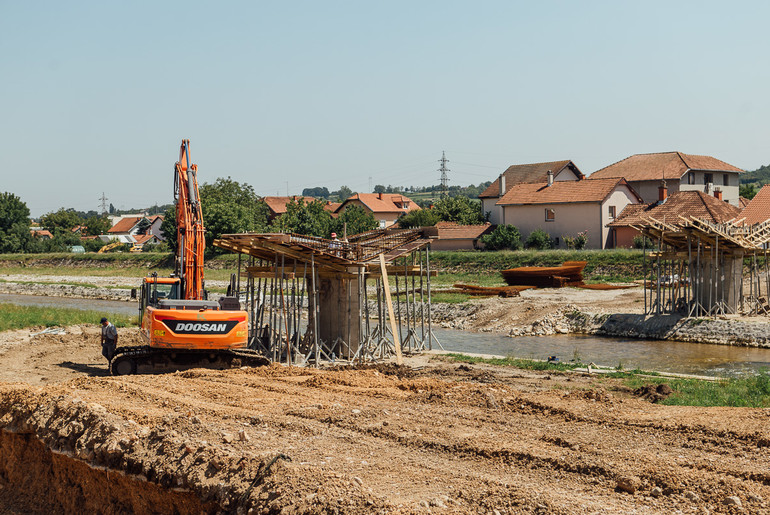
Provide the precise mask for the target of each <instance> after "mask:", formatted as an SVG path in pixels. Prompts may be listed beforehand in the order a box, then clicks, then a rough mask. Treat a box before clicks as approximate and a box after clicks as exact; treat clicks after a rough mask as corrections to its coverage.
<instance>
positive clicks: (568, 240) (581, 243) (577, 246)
mask: <svg viewBox="0 0 770 515" xmlns="http://www.w3.org/2000/svg"><path fill="white" fill-rule="evenodd" d="M561 238H562V239H563V240H564V245H566V246H567V248H568V249H574V250H583V249H585V248H586V245H587V244H588V231H582V232H579V233H577V236H575V237H574V238H573V237H572V236H566V235H562V237H561Z"/></svg>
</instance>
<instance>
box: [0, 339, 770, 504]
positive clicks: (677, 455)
mask: <svg viewBox="0 0 770 515" xmlns="http://www.w3.org/2000/svg"><path fill="white" fill-rule="evenodd" d="M70 331H71V332H72V333H73V334H67V335H62V336H59V337H58V338H55V337H53V336H51V337H46V338H40V337H35V338H32V339H28V340H26V341H24V343H23V344H20V345H17V346H14V345H13V343H12V342H9V341H5V342H3V344H2V346H1V347H2V348H3V349H5V354H3V355H2V359H3V362H4V363H8V361H7V359H6V358H7V357H8V356H9V352H11V351H13V352H14V353H15V354H13V356H14V360H15V361H16V362H17V364H15V365H13V366H14V367H15V372H14V376H15V379H14V381H16V382H15V383H14V384H12V383H8V382H6V383H1V384H0V427H2V428H3V429H4V431H3V433H2V436H1V437H0V511H2V510H4V511H6V512H9V513H50V512H66V511H83V512H104V513H115V512H157V513H170V512H178V513H201V512H204V513H206V512H207V513H213V512H216V511H218V510H224V511H226V512H234V513H248V512H252V513H335V512H336V513H428V512H429V511H430V512H434V513H444V512H446V513H494V512H495V510H496V511H497V512H499V513H642V512H643V513H672V512H675V511H676V510H681V511H682V512H685V513H686V512H693V513H696V512H701V513H702V512H704V510H709V511H710V512H711V513H732V512H734V511H735V509H736V508H735V507H734V506H729V505H727V504H723V503H724V502H734V501H735V499H737V500H738V501H739V502H740V503H741V504H742V506H743V509H744V510H745V511H747V512H767V511H770V505H769V504H768V503H767V502H766V501H765V499H770V486H768V485H769V484H770V483H768V481H767V478H766V477H765V476H766V475H765V474H764V473H763V472H762V471H764V470H767V469H768V467H770V452H769V451H768V449H769V448H770V429H769V428H770V423H769V422H770V411H768V410H762V409H730V408H711V409H704V408H686V407H685V408H683V407H672V406H662V405H658V404H652V403H650V402H649V401H646V400H641V399H637V398H635V397H634V396H633V395H632V394H630V393H622V392H621V391H620V389H618V388H616V387H615V386H614V384H615V383H613V381H612V380H611V379H608V378H595V377H593V376H587V375H580V374H550V375H543V374H539V373H534V372H530V371H522V370H516V369H508V368H495V367H488V366H479V365H472V366H469V365H457V364H441V363H431V362H429V361H428V358H427V357H425V356H422V357H416V358H415V357H413V358H410V359H411V361H409V362H408V363H409V364H411V365H413V366H412V367H396V366H394V365H389V364H382V365H376V366H368V367H363V368H361V369H357V368H356V367H346V368H334V369H324V370H315V369H301V368H286V367H283V366H277V365H274V366H270V367H264V368H258V369H237V370H229V371H214V370H189V371H186V372H180V373H174V374H167V375H148V376H121V377H109V376H102V375H99V374H101V373H103V371H104V370H105V369H106V367H105V363H103V360H101V362H100V361H99V359H98V358H99V356H98V352H99V351H98V340H97V341H96V343H95V344H94V342H93V337H94V336H96V335H97V333H95V331H94V332H93V333H92V332H91V330H90V329H89V328H85V329H81V330H80V331H81V332H79V333H78V329H77V328H72V329H70ZM129 337H130V335H128V334H127V335H126V338H129ZM15 347H16V348H15ZM43 348H44V349H46V351H47V352H45V353H42V352H40V351H41V350H42V349H43ZM25 349H26V353H27V354H26V356H27V357H26V358H25V353H24V350H25ZM33 357H34V359H32V358H33ZM83 358H85V359H83ZM92 358H93V359H94V360H95V361H93V362H91V361H90V360H91V359H92ZM65 360H66V361H67V362H68V363H70V365H66V366H63V365H62V363H63V362H64V361H65ZM72 363H74V364H78V363H79V365H78V366H74V365H72ZM84 364H85V365H84ZM414 365H418V366H414ZM25 367H27V368H26V370H25ZM41 368H42V369H45V370H48V372H54V373H49V375H48V376H46V378H45V379H41V377H40V373H39V370H40V369H41ZM57 371H58V372H57ZM25 373H29V374H30V377H31V379H32V382H33V383H35V384H34V385H31V384H29V383H26V382H23V381H24V374H25ZM73 374H74V375H73ZM55 378H58V379H55Z"/></svg>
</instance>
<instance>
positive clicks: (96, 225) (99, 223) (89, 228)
mask: <svg viewBox="0 0 770 515" xmlns="http://www.w3.org/2000/svg"><path fill="white" fill-rule="evenodd" d="M83 225H85V226H86V234H85V235H86V236H99V235H100V234H105V233H106V232H107V231H109V230H110V227H111V224H110V219H109V218H107V217H104V216H91V217H89V218H88V219H86V221H85V222H84V223H83Z"/></svg>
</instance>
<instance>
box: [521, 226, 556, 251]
mask: <svg viewBox="0 0 770 515" xmlns="http://www.w3.org/2000/svg"><path fill="white" fill-rule="evenodd" d="M526 247H527V248H528V249H537V250H547V249H551V248H553V241H552V240H551V235H550V234H548V233H547V232H545V231H544V230H543V229H535V230H534V231H532V232H531V233H530V234H529V237H528V238H527V243H526Z"/></svg>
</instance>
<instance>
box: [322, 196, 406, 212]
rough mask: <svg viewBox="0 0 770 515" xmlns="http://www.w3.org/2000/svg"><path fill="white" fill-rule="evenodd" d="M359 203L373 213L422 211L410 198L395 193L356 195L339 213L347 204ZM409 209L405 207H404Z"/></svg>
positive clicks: (347, 200) (348, 200)
mask: <svg viewBox="0 0 770 515" xmlns="http://www.w3.org/2000/svg"><path fill="white" fill-rule="evenodd" d="M355 200H357V201H359V202H361V203H362V204H363V205H365V206H366V207H367V208H368V209H369V210H370V211H371V212H373V213H409V212H411V211H416V210H418V209H420V206H418V205H417V203H416V202H415V201H413V200H412V199H410V198H409V197H405V196H403V195H399V194H393V193H356V194H355V195H352V196H350V197H348V198H347V199H346V200H345V202H343V203H342V204H341V205H340V207H338V208H337V211H338V212H339V211H340V210H341V209H342V208H343V207H344V206H345V204H347V203H348V202H352V201H355ZM405 204H406V205H407V207H404V205H405Z"/></svg>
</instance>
